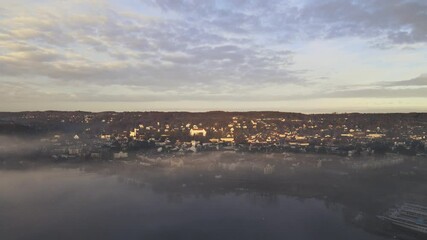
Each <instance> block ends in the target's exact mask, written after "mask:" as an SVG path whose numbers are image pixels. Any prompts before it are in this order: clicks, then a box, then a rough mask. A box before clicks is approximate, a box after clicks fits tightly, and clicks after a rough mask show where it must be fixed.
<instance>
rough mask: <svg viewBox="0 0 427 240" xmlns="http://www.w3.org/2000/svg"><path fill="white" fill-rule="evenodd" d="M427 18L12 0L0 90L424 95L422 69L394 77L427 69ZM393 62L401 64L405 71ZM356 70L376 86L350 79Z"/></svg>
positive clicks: (4, 20) (355, 7) (370, 5)
mask: <svg viewBox="0 0 427 240" xmlns="http://www.w3.org/2000/svg"><path fill="white" fill-rule="evenodd" d="M426 22H427V3H426V2H425V1H415V0H413V1H411V0H389V1H381V0H367V1H362V0H354V1H344V0H325V1H315V0H305V1H296V0H292V1H275V0H251V1H243V0H207V1H193V0H141V1H137V0H135V1H133V0H132V1H131V0H123V1H113V0H109V1H81V0H72V1H66V2H57V1H51V0H45V1H43V4H41V3H40V2H34V1H29V0H28V1H27V0H23V1H16V2H14V3H13V4H9V5H7V6H6V5H5V6H2V8H0V86H4V87H5V89H4V90H2V91H0V92H3V93H4V96H2V99H3V100H5V101H8V102H13V101H25V99H27V100H28V101H34V102H37V99H38V100H39V102H44V101H48V100H49V99H57V100H61V99H62V100H63V101H69V102H73V101H88V102H93V101H103V102H119V101H128V102H138V101H141V102H153V101H197V100H199V101H215V100H217V99H222V100H223V101H229V102H233V101H240V102H244V101H259V102H265V101H285V100H295V101H297V100H298V101H303V100H304V99H319V98H349V97H355V98H358V96H360V97H363V96H365V97H368V98H389V97H390V98H391V97H393V96H395V97H401V98H410V97H411V94H414V95H415V96H420V97H422V96H421V95H422V94H421V93H422V91H423V89H421V88H420V89H408V90H401V89H399V87H405V86H412V87H413V88H414V87H416V86H425V85H426V77H425V75H421V76H420V77H418V78H414V79H410V80H405V81H400V80H399V79H405V77H407V76H414V75H413V74H419V73H420V72H422V71H421V70H420V69H422V68H423V67H424V66H423V63H418V62H417V61H419V59H420V58H421V57H422V55H423V53H422V51H425V50H426V48H425V46H426V44H427V24H426ZM355 39H356V40H355ZM328 41H329V42H328ZM325 42H328V43H329V45H328V44H326V46H328V47H329V48H326V47H324V46H325V44H322V43H325ZM353 43H357V44H353ZM363 44H364V46H362V45H363ZM356 45H357V46H356ZM310 46H312V47H311V48H310ZM372 47H374V48H372ZM368 48H369V51H368V50H366V49H368ZM380 48H381V49H382V50H380ZM408 48H412V49H415V50H417V51H413V52H418V55H411V54H409V53H408V52H410V51H409V50H404V49H408ZM307 49H309V52H307ZM331 49H332V50H334V49H337V51H332V52H331V51H330V50H331ZM342 49H345V51H343V50H342ZM400 51H406V53H407V54H406V55H405V56H403V54H400V55H399V53H400ZM420 51H421V52H420ZM386 53H387V54H386ZM365 54H366V55H365ZM372 54H375V56H384V58H385V59H387V58H388V57H390V59H391V57H393V58H394V57H395V56H397V58H396V61H395V62H391V61H388V62H387V61H379V60H381V58H380V57H375V58H373V55H372ZM382 54H384V55H382ZM356 55H357V56H356ZM301 56H303V57H301ZM399 56H401V58H400V59H399V58H398V57H399ZM420 56H421V57H420ZM337 59H338V60H337ZM341 59H342V61H341ZM366 59H373V60H371V62H368V61H367V60H366ZM387 64H388V65H387ZM390 64H399V66H401V65H402V64H405V66H403V65H402V67H401V69H402V71H399V72H402V73H401V75H399V76H395V78H390V76H392V75H393V73H395V72H396V71H397V70H395V71H394V72H393V71H391V72H392V73H389V74H387V73H386V72H389V70H390V66H389V65H390ZM332 65H333V66H332ZM368 65H369V66H370V67H371V68H372V69H374V68H375V72H374V71H372V69H370V70H368V69H367V68H366V66H368ZM412 66H415V67H412ZM351 67H353V68H351ZM365 70H366V73H365V72H364V71H365ZM381 71H382V72H381ZM337 72H338V74H337ZM380 73H381V74H380ZM371 74H372V75H371ZM356 75H357V76H361V77H364V78H366V79H372V81H370V80H366V81H365V82H364V84H366V83H368V84H370V86H364V88H362V89H361V88H360V86H356V85H352V82H353V80H354V79H356V78H357V77H355V76H356ZM373 75H375V76H373ZM378 76H380V77H384V78H381V79H380V78H378ZM402 76H403V77H402ZM385 81H388V82H385ZM343 82H346V83H348V84H349V85H348V86H347V88H348V89H343V88H341V87H340V84H342V83H343ZM63 85H65V86H66V89H67V90H68V92H67V91H64V87H63ZM26 86H28V87H27V89H26ZM396 88H397V89H396ZM138 91H139V92H138ZM31 93H33V94H31Z"/></svg>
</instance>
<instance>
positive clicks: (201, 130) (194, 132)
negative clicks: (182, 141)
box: [190, 128, 206, 137]
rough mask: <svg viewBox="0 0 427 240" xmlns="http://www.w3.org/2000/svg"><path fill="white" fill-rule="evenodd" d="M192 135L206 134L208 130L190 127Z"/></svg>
mask: <svg viewBox="0 0 427 240" xmlns="http://www.w3.org/2000/svg"><path fill="white" fill-rule="evenodd" d="M190 136H203V137H205V136H206V130H205V129H194V128H193V129H190Z"/></svg>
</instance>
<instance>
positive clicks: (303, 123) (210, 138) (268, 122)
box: [0, 111, 427, 159]
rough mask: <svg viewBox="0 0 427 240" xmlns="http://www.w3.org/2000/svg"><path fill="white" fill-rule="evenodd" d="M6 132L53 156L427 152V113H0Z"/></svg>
mask: <svg viewBox="0 0 427 240" xmlns="http://www.w3.org/2000/svg"><path fill="white" fill-rule="evenodd" d="M0 121H1V122H0V134H3V135H4V134H6V135H13V136H26V137H32V138H35V139H36V140H38V141H39V142H40V144H37V145H38V146H41V147H39V148H38V151H39V153H41V154H43V156H50V157H52V158H54V159H74V158H78V159H127V158H131V157H135V156H137V155H138V154H139V155H141V154H186V153H194V152H203V151H236V152H267V153H268V152H293V153H312V154H331V155H340V156H346V157H355V158H356V157H358V156H371V155H377V156H380V155H384V154H395V155H397V154H401V155H410V156H415V155H417V156H427V154H426V153H427V148H426V146H427V137H426V135H427V134H426V133H427V114H425V113H408V114H359V113H351V114H300V113H281V112H220V111H218V112H206V113H188V112H121V113H119V112H101V113H90V112H57V111H47V112H19V113H0Z"/></svg>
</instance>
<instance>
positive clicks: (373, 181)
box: [0, 153, 427, 239]
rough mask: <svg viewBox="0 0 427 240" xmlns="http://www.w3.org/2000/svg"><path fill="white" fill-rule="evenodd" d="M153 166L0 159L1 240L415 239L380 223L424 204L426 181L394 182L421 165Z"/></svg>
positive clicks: (274, 162) (217, 159)
mask: <svg viewBox="0 0 427 240" xmlns="http://www.w3.org/2000/svg"><path fill="white" fill-rule="evenodd" d="M156 161H157V162H160V163H162V164H163V165H159V166H156V167H147V166H145V165H141V162H139V160H132V161H111V162H108V161H107V162H104V161H98V162H71V163H70V162H63V163H52V162H46V163H42V164H35V163H34V162H25V161H20V162H19V164H18V165H19V166H20V167H16V166H17V165H16V164H15V165H13V167H7V166H10V162H14V161H13V160H9V161H3V162H2V169H1V170H0V213H1V214H0V239H392V238H394V237H396V236H398V237H399V239H421V238H419V237H418V236H415V237H413V236H410V237H408V238H407V237H401V236H406V235H401V234H400V233H399V232H397V233H396V232H395V231H396V229H393V228H390V227H389V226H381V223H380V222H379V221H378V220H377V218H376V215H378V214H381V213H382V212H383V211H384V210H385V209H387V208H388V207H389V206H392V205H393V204H397V203H401V202H406V201H414V200H416V201H418V202H419V203H424V202H425V201H426V196H425V190H426V189H427V184H426V182H425V181H424V177H417V174H412V175H411V176H410V175H399V176H397V177H396V174H398V173H402V172H403V173H407V171H408V169H412V170H414V169H415V170H414V171H415V173H418V172H417V171H424V170H422V169H425V163H424V162H425V161H420V160H414V159H404V160H399V161H394V162H395V164H394V165H392V166H389V165H387V166H383V167H375V168H372V169H371V168H366V169H359V168H358V169H354V166H353V165H351V166H352V167H349V165H348V164H347V163H346V164H343V161H342V159H341V158H340V157H336V158H335V159H334V158H330V159H325V158H323V160H322V161H323V162H324V163H323V166H320V165H321V164H319V156H310V155H295V156H290V157H289V156H288V157H286V156H285V157H283V155H281V154H237V153H209V154H192V155H186V156H182V157H180V158H177V157H172V156H171V157H164V158H162V159H157V160H156ZM298 162H299V163H298ZM328 162H329V164H330V166H328V165H326V163H328ZM334 162H335V165H334ZM365 162H366V161H365ZM368 162H369V161H368ZM376 162H377V163H378V162H381V160H377V161H376ZM388 162H390V161H388ZM297 163H298V164H297ZM377 163H376V164H377ZM375 166H376V165H375ZM416 169H418V170H416Z"/></svg>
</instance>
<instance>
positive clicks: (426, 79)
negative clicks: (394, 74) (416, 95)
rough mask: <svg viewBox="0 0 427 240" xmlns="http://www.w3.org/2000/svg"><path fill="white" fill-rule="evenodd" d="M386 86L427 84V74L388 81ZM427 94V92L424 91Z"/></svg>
mask: <svg viewBox="0 0 427 240" xmlns="http://www.w3.org/2000/svg"><path fill="white" fill-rule="evenodd" d="M384 85H386V86H402V87H405V86H427V74H422V75H420V76H418V77H416V78H412V79H409V80H402V81H394V82H386V83H384ZM424 94H425V95H427V92H425V93H424Z"/></svg>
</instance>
